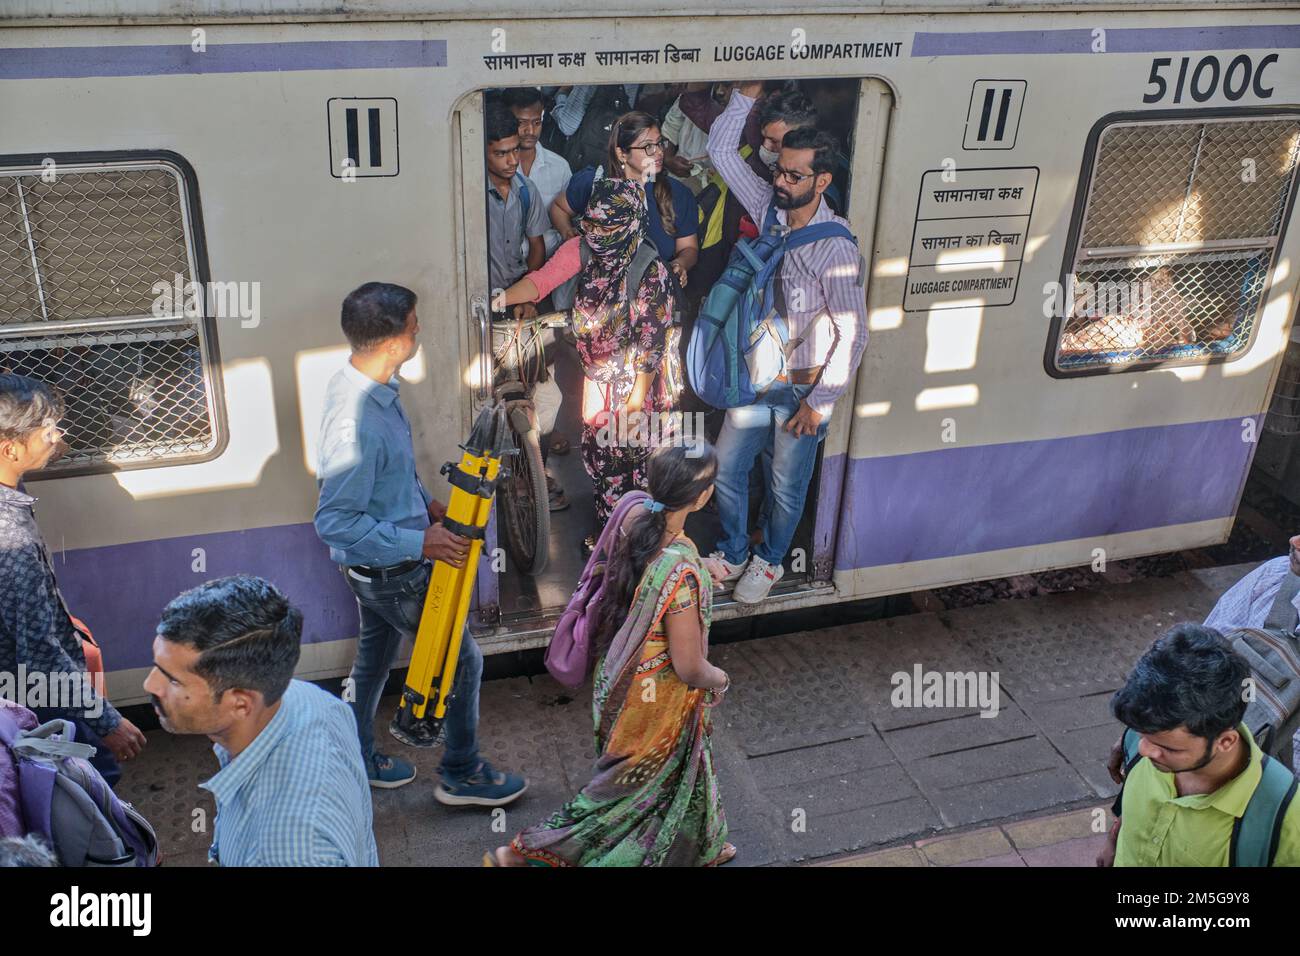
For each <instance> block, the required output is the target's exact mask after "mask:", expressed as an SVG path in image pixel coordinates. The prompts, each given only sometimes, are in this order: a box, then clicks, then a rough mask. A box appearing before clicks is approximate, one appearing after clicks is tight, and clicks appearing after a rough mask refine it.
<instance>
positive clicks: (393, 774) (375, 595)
mask: <svg viewBox="0 0 1300 956" xmlns="http://www.w3.org/2000/svg"><path fill="white" fill-rule="evenodd" d="M415 303H416V297H415V293H414V292H412V291H410V290H409V289H405V288H403V287H402V286H398V285H391V284H388V283H382V282H368V283H366V284H365V285H363V286H361V287H360V288H359V289H356V290H355V291H354V292H352V293H351V294H350V295H348V297H347V298H346V299H344V300H343V316H342V326H343V334H344V335H345V336H346V337H347V340H348V343H349V344H350V345H351V347H352V355H351V357H350V359H349V361H348V364H347V365H345V366H344V367H343V369H342V370H341V371H339V372H338V373H337V374H336V375H335V376H334V378H333V379H331V381H330V383H329V387H328V390H327V392H326V395H325V408H324V414H323V420H322V423H321V430H320V438H319V455H318V461H319V479H318V484H319V486H320V503H319V505H318V507H317V509H316V518H315V525H316V533H317V534H318V535H320V538H321V540H322V541H324V542H325V543H326V544H327V545H329V548H330V557H331V559H333V560H334V561H335V562H336V563H338V564H339V565H340V567H341V569H342V571H343V574H344V577H345V578H346V580H347V582H348V585H349V586H350V587H351V588H352V591H353V593H354V594H355V595H356V598H357V608H358V611H359V613H360V616H361V634H360V638H359V640H358V641H357V655H356V659H355V661H354V663H353V665H352V674H351V676H350V677H349V678H348V681H349V683H348V685H347V690H348V692H349V693H348V696H349V697H350V701H351V704H352V708H353V712H354V713H355V714H356V718H357V731H358V734H359V736H360V740H361V754H362V758H363V759H364V760H365V763H366V771H367V773H368V774H369V777H370V785H371V786H372V787H381V788H386V789H391V788H394V787H400V786H403V785H404V784H407V783H410V782H411V781H412V780H414V779H415V767H414V766H413V765H412V764H411V763H409V762H408V761H406V760H403V759H401V758H400V757H393V756H388V755H385V754H382V753H379V752H378V751H377V750H376V749H375V740H374V723H375V712H376V710H377V708H378V706H379V698H380V696H381V695H382V693H383V689H384V683H385V681H386V680H387V679H388V674H389V671H391V670H392V667H393V662H394V661H395V660H396V658H397V651H398V649H399V647H400V645H401V641H402V638H403V637H411V638H414V636H415V634H416V632H417V630H418V629H419V626H420V618H421V614H422V613H423V610H424V603H425V600H424V599H425V593H426V591H427V590H428V587H429V581H430V572H431V562H433V561H438V562H442V563H443V564H445V565H448V566H450V567H451V568H463V567H464V566H465V562H466V559H467V558H470V557H471V552H473V555H474V557H475V558H476V557H477V551H478V548H477V547H473V548H471V542H470V540H469V539H468V538H465V537H462V536H461V535H458V534H453V533H452V532H451V531H449V530H448V529H447V528H446V527H445V526H444V524H443V520H444V516H445V514H446V508H445V507H444V506H443V505H442V504H441V503H439V502H437V501H434V500H433V499H432V497H431V496H430V495H429V493H428V492H427V491H426V490H425V489H424V486H423V484H421V482H420V479H419V476H418V475H417V474H416V471H415V450H414V447H413V445H412V441H411V427H410V423H409V422H408V421H407V418H406V414H405V413H404V412H403V411H402V405H401V401H400V399H399V397H398V379H397V370H398V369H399V368H401V367H402V365H403V364H404V363H405V362H407V361H408V360H409V359H411V358H412V357H413V356H414V355H415V353H416V351H418V349H419V344H418V342H417V334H418V332H419V328H420V326H419V319H418V318H417V317H416V314H415ZM482 673H483V655H482V652H481V651H480V650H479V648H478V645H477V644H476V643H475V642H474V639H473V638H472V637H470V635H469V633H468V631H465V632H464V633H463V634H462V635H461V640H460V648H459V652H458V655H457V658H456V669H455V679H454V684H453V685H452V688H451V696H450V697H449V698H448V699H447V701H446V702H445V707H446V715H445V721H444V723H443V725H442V731H443V736H444V737H445V741H444V742H445V747H446V749H445V751H444V752H443V757H442V766H441V768H440V772H441V776H442V782H441V784H440V785H439V786H438V787H437V789H436V790H435V791H434V796H435V797H436V798H437V799H438V800H439V802H441V803H445V804H448V805H453V806H455V805H464V804H473V805H479V806H489V807H497V806H503V805H505V804H507V803H510V802H511V801H512V800H515V799H516V798H517V797H518V796H519V795H520V794H522V793H523V792H524V790H525V789H526V788H527V786H528V782H527V781H526V780H525V779H524V778H523V777H520V776H518V775H517V774H512V773H502V772H499V771H496V770H494V769H493V768H492V766H491V764H489V763H488V762H487V761H486V760H482V759H481V758H480V757H479V754H478V697H479V681H480V679H481V677H482ZM428 726H429V725H428V724H424V723H418V724H416V725H414V726H409V725H408V726H407V727H405V728H403V730H402V738H401V739H402V740H403V741H404V742H406V743H409V744H414V745H417V746H433V745H434V744H435V743H436V742H437V737H436V736H435V735H433V734H432V733H429V732H428V731H427V728H428Z"/></svg>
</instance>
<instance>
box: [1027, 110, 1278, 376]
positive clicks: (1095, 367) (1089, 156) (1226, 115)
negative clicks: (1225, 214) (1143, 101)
mask: <svg viewBox="0 0 1300 956" xmlns="http://www.w3.org/2000/svg"><path fill="white" fill-rule="evenodd" d="M1234 120H1237V121H1242V120H1245V121H1261V122H1264V121H1269V120H1293V121H1296V122H1298V123H1300V109H1298V108H1295V107H1290V106H1287V107H1275V106H1263V107H1237V108H1210V109H1199V110H1146V111H1141V110H1139V111H1126V112H1116V113H1109V114H1107V115H1105V116H1103V117H1101V118H1100V119H1099V120H1097V122H1096V123H1095V124H1094V125H1093V127H1092V129H1091V130H1090V131H1089V133H1088V137H1087V140H1086V142H1085V147H1084V152H1083V159H1082V161H1081V163H1080V169H1079V177H1078V180H1077V185H1076V189H1075V200H1074V206H1073V210H1072V213H1071V217H1070V226H1069V231H1068V233H1067V237H1066V243H1065V250H1064V253H1063V256H1062V260H1061V268H1060V271H1059V289H1060V290H1064V289H1067V288H1068V287H1069V286H1068V283H1069V282H1070V277H1071V275H1072V274H1074V275H1077V271H1076V270H1077V268H1078V263H1079V255H1080V252H1081V242H1082V238H1083V232H1084V226H1085V225H1086V223H1087V212H1088V205H1089V202H1090V200H1091V198H1092V193H1093V186H1094V182H1095V174H1096V169H1097V154H1098V148H1099V146H1100V144H1101V140H1102V136H1103V135H1104V134H1105V133H1106V131H1107V130H1108V129H1112V128H1115V127H1117V126H1163V125H1170V124H1175V123H1186V124H1205V123H1207V122H1231V121H1234ZM1297 192H1300V163H1297V164H1296V167H1295V168H1293V169H1292V171H1291V184H1290V187H1289V193H1288V195H1287V197H1286V199H1285V202H1284V203H1283V207H1282V212H1281V217H1280V224H1279V227H1278V231H1277V233H1276V235H1274V236H1271V237H1270V238H1269V240H1268V248H1269V250H1270V253H1271V252H1273V251H1275V250H1277V249H1279V248H1281V246H1282V245H1283V243H1284V241H1285V238H1286V229H1287V225H1288V224H1289V221H1290V218H1291V215H1292V211H1293V209H1294V207H1295V203H1296V194H1297ZM1249 248H1251V249H1258V248H1259V246H1256V245H1252V246H1250V247H1249ZM1173 254H1174V253H1171V252H1167V253H1165V255H1166V256H1168V255H1173ZM1190 254H1195V250H1193V251H1192V252H1191V253H1190ZM1155 257H1156V256H1155V255H1153V256H1152V258H1155ZM1275 267H1276V259H1275V258H1272V257H1271V258H1270V260H1269V263H1268V268H1267V269H1266V271H1265V273H1264V282H1263V286H1262V288H1261V289H1260V292H1259V297H1258V301H1257V302H1256V305H1255V310H1254V313H1253V316H1252V317H1251V320H1250V327H1249V330H1248V333H1247V334H1246V335H1245V336H1244V337H1243V338H1242V341H1241V343H1240V344H1239V345H1238V346H1237V347H1236V348H1235V349H1233V350H1232V351H1231V352H1222V353H1218V354H1215V353H1205V352H1202V353H1201V354H1195V355H1189V356H1187V357H1185V358H1180V357H1156V358H1154V359H1133V360H1129V361H1115V362H1110V363H1102V362H1095V363H1091V364H1086V365H1085V364H1082V363H1081V364H1079V365H1078V366H1077V367H1069V366H1062V365H1061V364H1060V361H1059V360H1060V345H1061V338H1062V333H1063V330H1064V324H1065V321H1066V316H1064V315H1063V314H1061V312H1062V310H1061V309H1053V315H1052V318H1051V323H1050V327H1049V331H1048V335H1047V341H1046V344H1045V348H1044V353H1043V367H1044V370H1045V371H1046V373H1047V374H1048V375H1049V376H1050V377H1052V378H1058V379H1066V378H1081V377H1086V376H1093V375H1114V374H1121V373H1125V372H1141V371H1148V370H1151V369H1159V368H1182V367H1196V366H1209V365H1217V364H1222V363H1228V362H1233V361H1236V360H1238V359H1240V358H1242V357H1244V356H1245V355H1246V354H1248V353H1249V352H1250V349H1251V346H1252V345H1253V344H1254V341H1255V337H1256V335H1257V334H1258V331H1259V316H1260V314H1261V312H1262V310H1263V307H1264V303H1265V301H1266V299H1267V296H1268V294H1269V292H1270V291H1271V289H1272V281H1273V277H1274V274H1275ZM1060 295H1061V296H1062V298H1061V301H1063V297H1064V293H1063V292H1062V293H1060ZM1116 351H1118V350H1116Z"/></svg>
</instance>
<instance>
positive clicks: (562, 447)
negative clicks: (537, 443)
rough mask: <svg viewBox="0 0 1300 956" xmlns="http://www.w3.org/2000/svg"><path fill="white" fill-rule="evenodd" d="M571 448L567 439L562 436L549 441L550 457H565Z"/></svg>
mask: <svg viewBox="0 0 1300 956" xmlns="http://www.w3.org/2000/svg"><path fill="white" fill-rule="evenodd" d="M571 447H572V446H571V445H570V444H569V439H567V438H564V437H563V436H561V437H559V438H553V439H552V440H551V454H552V455H567V454H568V453H569V449H570V448H571Z"/></svg>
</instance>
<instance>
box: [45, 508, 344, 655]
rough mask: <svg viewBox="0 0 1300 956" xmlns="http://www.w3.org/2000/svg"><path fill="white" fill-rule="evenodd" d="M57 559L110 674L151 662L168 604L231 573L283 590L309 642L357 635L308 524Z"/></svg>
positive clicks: (333, 570) (332, 568) (334, 573)
mask: <svg viewBox="0 0 1300 956" xmlns="http://www.w3.org/2000/svg"><path fill="white" fill-rule="evenodd" d="M38 507H39V506H38ZM38 514H39V512H38ZM196 548H202V549H203V550H202V559H203V562H204V565H202V567H203V570H202V571H194V570H193V568H194V566H195V562H196V560H198V556H196V555H195V549H196ZM53 558H54V571H55V573H56V574H57V575H58V578H59V586H60V587H61V588H62V590H63V593H64V597H65V598H67V601H68V606H69V608H70V609H71V610H72V613H73V614H76V615H77V616H78V617H80V618H81V619H82V620H84V621H85V622H86V624H87V625H88V626H89V627H90V629H91V630H92V631H93V632H94V633H95V638H96V639H97V640H98V641H99V642H100V644H101V645H102V646H103V648H104V666H105V668H106V669H108V670H122V669H124V668H129V667H144V666H146V665H148V664H151V663H152V662H153V653H152V649H151V647H152V644H153V637H154V629H155V628H156V627H157V626H158V615H159V613H160V612H161V611H162V609H163V607H164V606H166V604H167V602H168V601H170V600H171V599H172V598H174V597H175V596H176V595H177V594H179V593H180V592H181V591H184V590H186V589H187V588H192V587H194V586H195V585H198V584H202V583H203V582H204V581H210V580H212V579H213V578H220V577H225V576H226V575H228V574H256V575H259V576H261V577H264V578H266V579H267V580H268V581H271V582H272V583H274V584H275V585H276V586H277V587H278V588H280V589H281V590H282V591H284V593H285V595H286V596H287V597H288V598H289V600H290V601H292V602H293V603H294V604H295V605H296V606H297V607H298V608H299V610H301V611H302V613H303V642H304V643H317V642H320V641H334V640H338V639H340V638H352V637H356V636H357V606H356V602H355V600H354V599H353V597H352V591H351V589H350V588H349V587H348V586H347V582H345V581H344V580H343V576H342V575H341V574H340V573H339V569H338V567H337V566H336V565H335V564H334V563H333V562H332V561H330V559H329V550H328V549H327V548H326V547H325V546H324V545H323V544H321V542H320V539H319V538H317V537H316V529H315V528H313V527H312V526H311V525H310V524H291V525H279V526H276V527H270V528H251V529H249V530H247V531H224V532H218V533H216V534H195V535H185V536H183V537H179V538H162V539H159V540H155V541H138V542H134V543H131V544H116V545H109V546H107V547H102V548H83V549H80V550H77V551H68V552H66V553H65V554H62V555H59V554H56V555H53Z"/></svg>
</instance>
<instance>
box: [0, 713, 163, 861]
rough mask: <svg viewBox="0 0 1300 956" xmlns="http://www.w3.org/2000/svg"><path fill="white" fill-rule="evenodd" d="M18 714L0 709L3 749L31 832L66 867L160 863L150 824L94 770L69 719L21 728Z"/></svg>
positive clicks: (88, 752) (86, 746)
mask: <svg viewBox="0 0 1300 956" xmlns="http://www.w3.org/2000/svg"><path fill="white" fill-rule="evenodd" d="M14 710H15V708H8V707H3V708H0V746H4V747H7V748H8V749H9V751H10V753H11V754H12V755H13V758H14V761H15V763H16V767H17V774H16V777H17V779H16V781H13V782H14V783H16V784H17V788H18V806H19V808H20V809H21V812H22V817H23V822H24V825H25V829H26V830H27V832H28V833H39V834H40V835H41V836H43V837H44V838H45V839H46V841H47V842H48V843H49V844H50V846H52V847H53V848H54V852H55V855H56V856H57V857H58V858H59V863H60V864H61V865H62V866H157V865H158V863H159V862H160V859H161V854H160V853H159V850H158V837H157V834H155V833H154V829H153V827H151V826H150V825H149V821H148V820H146V819H145V818H144V817H143V816H141V815H140V813H139V812H138V811H137V810H136V809H135V808H134V807H133V806H131V804H129V803H126V802H125V801H123V800H120V799H118V797H117V794H115V793H114V792H113V790H112V788H111V787H109V785H108V783H107V782H105V780H104V778H103V777H101V776H100V774H99V771H98V770H96V769H95V768H94V767H92V766H91V765H90V763H89V762H88V760H87V758H89V757H90V756H92V755H93V754H94V752H95V748H94V747H92V746H90V745H89V744H79V743H77V742H76V741H75V739H74V737H75V734H76V730H75V728H74V725H73V724H72V722H71V721H67V720H51V721H48V722H47V723H44V724H41V725H40V726H39V727H36V728H34V729H32V730H23V729H21V727H20V726H19V724H18V721H17V720H16V718H15V715H14V714H13V711H14ZM0 783H4V781H0Z"/></svg>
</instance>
